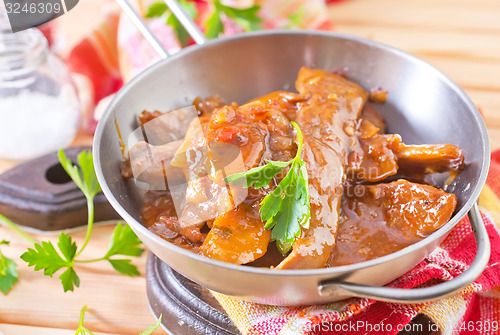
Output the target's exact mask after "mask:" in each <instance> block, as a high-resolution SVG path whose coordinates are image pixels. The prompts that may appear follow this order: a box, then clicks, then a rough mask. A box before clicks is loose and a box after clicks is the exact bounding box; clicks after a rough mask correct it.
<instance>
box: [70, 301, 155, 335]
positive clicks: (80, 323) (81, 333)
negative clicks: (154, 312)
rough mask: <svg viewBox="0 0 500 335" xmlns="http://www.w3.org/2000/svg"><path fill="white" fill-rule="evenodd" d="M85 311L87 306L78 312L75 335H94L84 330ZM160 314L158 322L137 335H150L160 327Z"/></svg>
mask: <svg viewBox="0 0 500 335" xmlns="http://www.w3.org/2000/svg"><path fill="white" fill-rule="evenodd" d="M86 310H87V306H83V307H82V309H81V311H80V319H79V321H78V329H77V330H76V333H75V335H94V333H92V332H91V331H90V330H88V329H87V328H85V326H84V321H85V320H84V318H85V311H86ZM161 317H162V316H161V314H160V317H159V318H158V320H157V321H156V322H155V323H154V324H152V325H151V326H149V327H148V328H147V329H146V330H144V331H142V332H141V333H140V334H139V335H151V334H152V333H153V332H154V331H155V330H156V329H158V327H160V324H161Z"/></svg>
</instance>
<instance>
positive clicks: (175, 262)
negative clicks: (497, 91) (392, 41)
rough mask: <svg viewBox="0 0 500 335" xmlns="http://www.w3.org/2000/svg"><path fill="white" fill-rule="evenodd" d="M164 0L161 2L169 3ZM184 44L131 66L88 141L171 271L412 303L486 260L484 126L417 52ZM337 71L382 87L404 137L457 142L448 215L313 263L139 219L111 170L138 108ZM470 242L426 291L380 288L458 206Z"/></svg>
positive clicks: (275, 298)
mask: <svg viewBox="0 0 500 335" xmlns="http://www.w3.org/2000/svg"><path fill="white" fill-rule="evenodd" d="M169 2H170V1H169ZM202 42H203V43H204V44H203V45H198V46H191V47H188V48H186V49H185V50H183V51H182V52H181V53H180V54H176V55H174V56H171V57H168V59H165V60H162V61H160V62H159V63H157V64H155V65H153V66H152V67H150V68H148V69H147V70H145V71H144V72H143V73H141V74H139V75H138V76H137V77H136V78H135V79H134V80H132V81H131V82H130V83H129V84H128V85H126V86H125V87H124V88H122V89H121V90H120V92H119V93H118V94H117V95H116V98H115V99H114V100H113V102H112V103H111V104H110V106H109V107H108V109H107V111H106V113H105V114H104V116H103V117H102V119H101V120H100V122H99V124H98V127H97V131H96V134H95V140H94V157H95V166H96V170H97V176H98V178H99V181H100V183H101V186H102V189H103V192H104V194H105V195H106V197H107V198H108V200H109V202H110V203H111V205H112V206H113V207H114V208H115V209H116V211H117V212H118V213H119V214H120V215H121V216H122V217H123V218H124V219H125V221H126V222H127V223H128V224H129V225H130V227H132V229H133V230H134V231H135V232H136V234H137V235H138V236H139V238H140V239H141V240H142V241H143V242H144V244H145V245H146V246H147V247H148V248H149V249H150V250H151V251H152V252H153V253H155V254H156V255H157V256H158V257H159V258H160V259H162V260H163V261H164V262H165V263H167V264H168V265H169V266H171V267H172V268H173V269H175V270H176V271H178V272H179V273H181V274H182V275H184V276H186V277H188V278H190V279H191V280H193V281H195V282H197V283H199V284H201V285H203V286H206V287H208V288H210V289H212V290H215V291H218V292H221V293H224V294H228V295H231V296H236V297H240V298H242V299H247V300H250V301H254V302H258V303H265V304H272V305H309V304H319V303H326V302H332V301H338V300H341V299H345V298H348V297H353V296H357V297H369V298H375V299H378V300H385V301H392V302H403V303H413V302H421V301H428V300H433V299H438V298H442V297H445V296H448V295H450V294H452V293H454V292H456V291H458V290H460V289H462V288H464V287H465V286H467V285H468V284H470V283H471V282H472V281H474V279H476V278H477V277H478V276H479V274H480V273H481V272H482V270H483V269H484V267H485V266H486V264H487V262H488V260H489V255H490V244H489V240H488V236H487V233H486V229H485V227H484V224H483V222H482V220H481V216H480V215H479V212H478V209H477V205H476V201H477V199H478V196H479V193H480V191H481V189H482V187H483V186H484V183H485V180H486V175H487V171H488V167H489V157H490V150H489V142H488V136H487V132H486V127H485V124H484V122H483V119H482V118H481V116H480V114H479V112H478V110H477V109H476V107H475V106H474V104H473V103H472V102H471V101H470V99H469V98H468V97H467V95H466V94H465V93H464V92H463V91H462V90H461V89H460V88H459V87H458V86H457V85H456V84H455V83H453V82H452V81H451V80H450V79H449V78H448V77H446V76H445V75H444V74H442V73H441V72H439V71H438V70H437V69H435V68H434V67H432V66H431V65H429V64H427V63H425V62H424V61H422V60H420V59H418V58H416V57H414V56H411V55H409V54H407V53H405V52H402V51H399V50H397V49H394V48H392V47H389V46H386V45H383V44H380V43H377V42H374V41H370V40H366V39H361V38H358V37H352V36H346V35H341V34H335V33H326V32H316V31H273V32H259V33H251V34H244V35H239V36H236V37H230V38H222V39H218V40H213V41H209V42H206V43H205V41H204V40H202ZM303 65H305V66H308V67H316V68H321V69H325V70H334V69H342V70H343V71H345V72H346V74H347V76H348V77H349V79H351V80H353V81H355V82H358V83H359V84H360V85H361V86H363V87H365V88H367V89H370V88H373V87H379V86H380V87H383V88H384V89H385V90H387V91H389V92H390V93H389V97H388V100H387V102H386V103H385V104H384V105H379V106H377V109H378V111H379V112H380V113H381V114H382V115H383V116H384V117H385V119H386V121H387V123H388V127H389V131H390V132H393V133H398V134H401V135H402V137H403V139H404V141H405V142H407V143H452V144H455V145H458V146H459V147H461V148H462V150H463V152H464V155H465V157H466V163H467V167H466V168H465V170H463V171H462V172H461V173H460V175H459V176H458V177H457V179H456V180H455V182H454V184H453V185H452V186H453V187H452V192H453V193H455V194H456V196H457V198H458V205H457V209H456V213H455V214H454V216H453V217H452V219H451V220H450V221H449V222H448V223H447V224H446V225H445V226H443V227H442V228H441V229H439V230H438V231H436V232H435V233H433V234H432V235H430V236H429V237H427V238H425V239H424V240H422V241H420V242H418V243H416V244H413V245H411V246H409V247H406V248H404V249H402V250H400V251H398V252H395V253H393V254H390V255H387V256H384V257H381V258H378V259H374V260H371V261H367V262H363V263H358V264H353V265H347V266H339V267H334V268H325V269H314V270H280V271H277V270H271V269H261V268H254V267H247V266H237V265H233V264H227V263H223V262H220V261H216V260H211V259H209V258H205V257H203V256H200V255H196V254H193V253H190V252H188V251H186V250H184V249H181V248H179V247H176V246H175V245H173V244H170V243H168V242H166V241H165V240H163V239H161V238H160V237H158V236H156V235H155V234H153V233H151V232H150V231H149V230H148V229H146V228H145V227H144V226H143V225H142V224H141V215H140V208H141V204H142V202H141V200H140V198H139V197H138V196H137V192H135V191H134V185H131V184H129V183H127V182H126V181H124V180H123V179H122V177H121V175H120V169H119V165H120V163H121V162H122V154H121V150H120V139H119V135H118V133H117V131H116V125H115V122H116V124H117V125H118V126H119V128H120V130H121V132H122V136H123V138H127V136H128V135H129V134H130V133H131V132H132V131H133V130H134V129H135V128H136V123H135V120H136V115H137V114H138V113H139V112H140V111H142V110H144V109H148V110H155V109H158V110H163V111H166V110H170V109H175V108H179V107H184V106H186V105H189V104H190V102H191V101H192V100H193V99H194V98H195V97H196V96H209V95H211V94H215V93H217V94H220V95H221V96H222V97H224V98H225V99H226V100H227V101H236V102H238V103H244V102H246V101H248V100H250V99H251V98H254V97H257V96H261V95H264V94H267V93H269V92H272V91H275V90H282V89H286V90H291V89H293V84H294V80H295V77H296V74H297V72H298V70H299V68H300V67H301V66H303ZM467 214H468V215H469V218H470V222H471V225H472V228H473V230H474V234H475V237H476V242H477V244H478V248H477V256H476V258H475V260H474V262H473V264H472V265H471V266H470V268H469V269H468V270H467V271H465V272H464V273H463V274H462V275H460V276H459V277H457V278H456V279H454V280H451V281H448V282H445V283H442V284H438V285H435V286H432V287H428V288H419V289H411V290H404V289H393V288H387V287H381V286H382V285H385V284H387V283H389V282H391V281H392V280H394V279H396V278H398V277H399V276H401V275H402V274H404V273H405V272H407V271H408V270H410V269H411V268H413V267H414V266H415V265H417V264H418V263H419V262H420V261H421V260H422V259H423V258H425V257H426V256H427V255H429V254H430V253H431V252H432V251H433V250H434V249H435V248H436V247H437V246H438V245H439V244H440V243H441V241H443V239H444V238H445V237H446V236H447V235H448V233H449V232H450V230H451V229H452V228H453V227H454V226H455V225H456V224H457V223H458V222H459V220H460V219H461V218H463V217H464V216H465V215H467Z"/></svg>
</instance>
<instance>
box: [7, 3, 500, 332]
mask: <svg viewBox="0 0 500 335" xmlns="http://www.w3.org/2000/svg"><path fill="white" fill-rule="evenodd" d="M101 3H102V0H85V1H80V3H79V4H78V8H77V10H73V11H71V12H69V13H68V14H66V15H65V16H63V17H61V18H60V19H58V21H59V22H60V24H61V27H62V28H63V30H64V32H65V34H66V41H67V46H68V48H69V47H70V46H71V45H72V44H74V43H75V42H76V41H78V40H79V39H80V38H81V36H82V35H83V34H84V33H85V32H86V31H87V29H88V28H87V27H88V26H89V23H93V22H96V20H97V15H96V12H98V8H99V6H100V4H101ZM330 14H331V17H332V19H333V20H334V22H335V23H336V29H337V31H338V32H341V33H347V34H353V35H357V36H361V37H366V38H371V39H374V40H377V41H380V42H383V43H386V44H389V45H392V46H394V47H397V48H400V49H403V50H405V51H408V52H410V53H413V54H415V55H416V56H418V57H421V58H423V59H424V60H426V61H428V62H429V63H431V64H433V65H434V66H436V67H437V68H438V69H440V70H441V71H443V72H444V73H445V74H447V75H448V76H449V77H450V78H451V79H453V80H454V81H456V82H457V83H458V84H459V85H460V86H461V87H462V88H464V89H465V91H466V92H467V94H469V96H470V97H471V98H472V100H473V101H474V102H475V103H476V104H477V105H478V106H479V107H480V108H481V110H482V112H483V115H484V117H485V120H486V124H487V127H488V131H489V134H490V138H491V142H492V143H491V144H492V148H493V149H498V148H500V1H498V0H476V1H470V0H440V1H435V0H420V1H413V0H346V1H343V2H340V3H337V4H335V5H332V6H331V7H330ZM96 23H97V22H96ZM90 142H91V138H90V137H88V136H84V135H80V136H79V137H78V138H77V141H76V144H89V143H90ZM13 165H15V162H6V161H0V172H1V171H4V170H6V169H7V168H9V167H12V166H13ZM111 231H112V227H111V226H99V227H96V229H95V230H94V236H93V238H92V242H91V244H90V245H89V247H88V249H87V250H86V252H85V254H86V256H88V258H91V257H93V256H99V255H102V254H103V253H104V252H105V250H106V248H107V243H108V241H109V235H110V234H111ZM72 235H73V236H74V237H75V238H76V240H77V243H79V244H81V243H82V240H83V237H84V232H75V233H74V234H72ZM0 238H2V239H7V240H10V241H11V242H12V243H11V246H9V247H3V248H2V250H3V251H4V253H5V254H6V256H8V257H11V258H16V259H17V264H18V270H19V274H20V282H19V283H18V284H17V285H16V287H15V289H14V290H13V291H12V292H11V293H10V294H9V295H8V296H6V297H5V296H0V332H3V333H4V334H5V335H10V334H37V335H49V334H50V335H54V334H57V335H59V334H61V335H63V334H74V332H75V330H76V326H77V323H78V317H79V311H80V309H81V307H82V306H83V305H88V306H89V309H88V311H87V313H86V326H87V328H89V329H90V330H92V331H95V332H96V334H101V333H102V334H135V335H137V334H139V332H140V331H142V330H144V329H145V328H146V327H147V326H148V325H149V324H151V323H153V322H154V321H155V320H154V318H153V316H152V314H151V313H150V310H149V307H148V304H147V299H146V284H145V278H144V270H145V264H146V255H143V256H142V257H140V258H139V259H137V261H136V264H137V265H138V266H139V269H140V271H141V276H140V277H134V278H130V277H124V276H120V275H117V274H116V273H115V272H114V271H113V270H112V269H111V267H110V266H109V265H107V264H99V263H96V264H91V265H87V266H78V267H77V272H78V274H79V276H80V279H81V286H80V288H79V289H77V290H76V291H75V292H74V293H66V294H65V293H63V291H62V288H61V286H60V284H59V282H58V279H57V278H56V277H54V278H52V279H50V278H47V277H44V276H43V275H42V274H41V273H39V272H34V271H33V270H32V269H31V268H27V266H26V265H25V263H24V262H23V261H21V260H19V259H18V258H17V257H18V256H19V255H20V254H21V253H22V252H23V251H24V250H26V248H27V247H28V243H26V242H25V241H24V240H23V239H22V238H20V237H19V236H17V235H16V234H15V233H12V232H11V231H10V230H8V229H6V228H4V227H0ZM35 238H37V239H39V240H41V239H46V238H49V239H51V240H55V237H54V236H50V237H47V236H35ZM155 334H165V332H164V331H162V330H159V331H157V332H156V333H155Z"/></svg>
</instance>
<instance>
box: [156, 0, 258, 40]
mask: <svg viewBox="0 0 500 335" xmlns="http://www.w3.org/2000/svg"><path fill="white" fill-rule="evenodd" d="M210 2H211V3H212V5H213V11H212V13H211V14H210V16H209V17H208V19H207V20H206V21H205V23H204V28H205V35H206V36H207V37H208V38H217V37H218V36H219V35H220V34H222V33H223V32H224V24H223V23H222V16H223V15H225V16H226V17H228V18H230V19H232V20H233V21H234V22H236V24H238V25H239V26H240V27H241V28H243V29H244V30H245V31H253V30H259V29H261V26H260V25H261V23H262V19H261V18H260V17H259V16H258V12H259V10H260V6H258V5H255V6H251V7H248V8H234V7H230V6H226V5H224V4H222V3H221V1H220V0H211V1H210ZM179 4H180V5H181V6H182V8H183V9H184V11H185V12H186V13H187V14H188V15H189V16H190V17H191V18H193V19H194V18H196V17H197V16H198V13H197V10H196V5H195V4H194V2H190V1H187V0H179ZM165 15H166V23H167V24H168V25H170V26H172V28H173V29H174V32H175V34H176V36H177V38H178V39H179V42H180V43H181V45H182V46H186V45H187V43H188V41H189V38H190V36H189V34H188V33H187V31H186V30H185V29H184V27H182V25H181V23H180V22H179V20H177V18H176V17H175V16H174V15H173V14H172V12H170V10H169V9H168V7H167V5H166V4H165V3H164V2H162V1H160V2H155V3H153V4H151V6H150V7H149V8H148V11H147V13H146V17H147V18H154V17H163V16H165Z"/></svg>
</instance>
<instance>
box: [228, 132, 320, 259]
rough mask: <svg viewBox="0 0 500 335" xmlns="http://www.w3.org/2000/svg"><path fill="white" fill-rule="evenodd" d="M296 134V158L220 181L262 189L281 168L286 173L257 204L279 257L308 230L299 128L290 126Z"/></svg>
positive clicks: (307, 193) (304, 174)
mask: <svg viewBox="0 0 500 335" xmlns="http://www.w3.org/2000/svg"><path fill="white" fill-rule="evenodd" d="M291 124H292V126H293V127H294V128H295V130H296V131H297V154H296V155H295V158H293V159H292V160H290V161H288V162H281V161H271V160H266V162H267V164H266V165H263V166H259V167H256V168H253V169H250V170H248V171H246V172H241V173H236V174H233V175H230V176H228V177H226V178H224V181H225V182H227V183H229V184H233V185H239V184H242V183H244V186H245V187H252V186H253V187H254V188H262V187H266V186H268V185H269V183H270V182H271V180H272V179H273V178H274V177H275V176H276V174H278V172H280V171H281V170H283V169H284V168H286V167H288V166H290V170H289V171H288V173H287V174H286V176H285V177H284V178H283V179H282V180H281V182H280V183H279V184H278V186H277V187H276V188H275V189H274V190H273V191H272V192H271V193H269V194H268V195H267V196H266V197H265V198H264V199H263V200H262V202H261V208H260V216H261V219H262V221H264V222H266V225H265V229H268V230H269V229H272V232H271V239H272V240H273V241H276V245H277V247H278V249H279V251H280V252H281V253H282V254H286V253H287V252H289V251H290V249H291V248H292V245H293V242H294V240H295V238H296V237H298V236H299V235H300V233H301V229H302V228H303V229H307V228H309V219H310V218H311V206H310V204H309V182H308V175H307V169H306V163H305V162H304V161H303V160H302V159H301V157H300V156H301V153H302V145H303V138H302V132H301V130H300V128H299V126H298V125H297V124H296V123H295V122H292V123H291Z"/></svg>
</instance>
